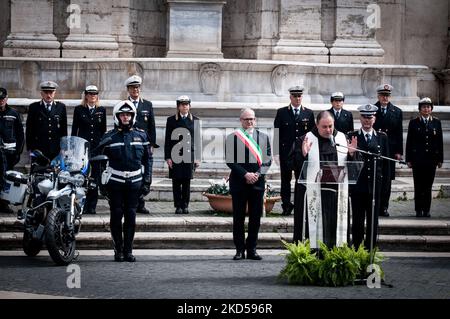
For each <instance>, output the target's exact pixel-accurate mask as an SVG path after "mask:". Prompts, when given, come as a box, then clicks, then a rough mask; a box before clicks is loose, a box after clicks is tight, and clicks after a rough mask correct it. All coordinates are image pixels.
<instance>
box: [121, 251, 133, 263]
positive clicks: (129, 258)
mask: <svg viewBox="0 0 450 319" xmlns="http://www.w3.org/2000/svg"><path fill="white" fill-rule="evenodd" d="M123 260H124V261H128V262H130V263H134V262H135V261H136V257H134V256H133V254H132V253H129V254H126V255H125V257H123Z"/></svg>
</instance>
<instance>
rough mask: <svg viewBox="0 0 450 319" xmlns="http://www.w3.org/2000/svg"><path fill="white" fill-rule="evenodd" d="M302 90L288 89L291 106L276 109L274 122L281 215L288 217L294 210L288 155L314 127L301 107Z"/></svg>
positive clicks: (309, 114)
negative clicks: (294, 145)
mask: <svg viewBox="0 0 450 319" xmlns="http://www.w3.org/2000/svg"><path fill="white" fill-rule="evenodd" d="M303 90H304V88H303V86H294V87H291V88H290V89H289V93H290V99H291V104H290V105H288V106H285V107H282V108H280V109H278V111H277V115H276V116H275V120H274V127H275V131H274V141H275V142H274V143H278V147H274V157H275V160H276V161H279V164H280V174H281V190H280V193H281V201H282V204H281V207H282V208H283V215H290V214H291V212H292V210H293V209H294V205H293V204H292V203H291V180H292V171H293V169H292V168H291V167H289V164H288V154H289V152H290V151H291V148H292V145H293V144H294V142H295V140H297V139H299V138H300V137H301V136H303V135H305V134H306V133H308V132H309V131H311V129H312V128H313V127H314V126H315V122H314V114H313V112H312V111H311V110H310V109H307V108H306V107H304V106H303V105H302V95H303ZM296 187H297V186H296ZM296 194H297V192H296Z"/></svg>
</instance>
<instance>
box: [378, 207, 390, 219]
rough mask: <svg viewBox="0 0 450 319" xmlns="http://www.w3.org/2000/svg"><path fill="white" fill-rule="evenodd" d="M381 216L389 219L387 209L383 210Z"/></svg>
mask: <svg viewBox="0 0 450 319" xmlns="http://www.w3.org/2000/svg"><path fill="white" fill-rule="evenodd" d="M380 216H383V217H389V213H388V211H387V209H385V210H383V212H381V214H380Z"/></svg>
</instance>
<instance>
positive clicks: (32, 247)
mask: <svg viewBox="0 0 450 319" xmlns="http://www.w3.org/2000/svg"><path fill="white" fill-rule="evenodd" d="M60 146H61V150H60V153H59V155H58V156H57V157H56V158H55V159H54V160H53V161H52V162H51V163H50V161H49V160H48V159H47V158H46V157H45V156H44V155H43V154H42V153H41V152H40V151H33V152H32V153H31V156H32V165H31V171H30V174H29V176H28V177H27V178H25V180H26V187H25V191H24V192H23V193H24V194H23V196H22V197H23V199H22V209H21V210H20V211H19V213H18V219H23V220H24V233H23V250H24V252H25V254H26V255H28V256H36V255H37V254H38V253H39V252H40V250H41V249H42V246H43V244H44V243H45V246H46V248H47V250H48V252H49V254H50V256H51V258H52V260H53V261H54V262H55V263H56V264H58V265H68V264H70V263H71V262H72V261H73V260H74V259H75V258H76V257H77V256H76V255H75V253H76V250H75V248H76V243H75V237H76V235H77V234H78V233H79V232H80V228H81V217H82V211H83V206H84V203H85V199H86V190H87V189H86V188H87V187H94V186H95V185H93V184H94V183H95V182H94V181H93V180H92V179H91V178H89V142H88V141H86V140H84V139H82V138H80V137H77V136H65V137H63V138H61V142H60ZM8 178H9V179H11V180H13V181H14V182H15V183H19V184H23V183H24V178H23V176H17V174H16V176H15V177H14V178H11V177H8V174H7V177H6V179H7V180H8ZM16 200H17V199H16Z"/></svg>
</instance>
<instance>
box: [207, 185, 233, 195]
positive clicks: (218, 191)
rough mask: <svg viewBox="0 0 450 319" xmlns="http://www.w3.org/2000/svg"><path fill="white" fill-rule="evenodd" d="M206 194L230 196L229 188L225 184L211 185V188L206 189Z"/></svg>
mask: <svg viewBox="0 0 450 319" xmlns="http://www.w3.org/2000/svg"><path fill="white" fill-rule="evenodd" d="M206 193H208V194H214V195H230V188H229V187H228V184H226V183H222V184H217V183H211V186H209V187H208V189H207V190H206Z"/></svg>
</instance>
